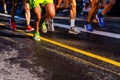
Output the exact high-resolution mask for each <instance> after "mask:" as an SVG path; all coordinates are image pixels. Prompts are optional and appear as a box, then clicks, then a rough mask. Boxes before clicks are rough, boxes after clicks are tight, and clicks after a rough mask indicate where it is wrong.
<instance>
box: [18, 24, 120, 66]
mask: <svg viewBox="0 0 120 80" xmlns="http://www.w3.org/2000/svg"><path fill="white" fill-rule="evenodd" d="M67 27H68V26H67ZM17 31H18V32H21V33H23V34H25V35H28V36H33V34H31V33H25V32H24V31H22V30H17ZM41 39H42V40H43V41H46V42H48V43H51V44H54V45H57V46H60V47H62V48H66V49H69V50H71V51H74V52H78V53H80V54H83V55H86V56H89V57H92V58H95V59H98V60H101V61H103V62H107V63H109V64H112V65H115V66H119V67H120V62H117V61H114V60H111V59H109V58H105V57H102V56H99V55H95V54H94V53H90V52H87V51H83V50H80V49H77V48H74V47H72V46H68V45H65V44H62V43H59V42H56V41H53V40H50V39H47V38H43V37H41Z"/></svg>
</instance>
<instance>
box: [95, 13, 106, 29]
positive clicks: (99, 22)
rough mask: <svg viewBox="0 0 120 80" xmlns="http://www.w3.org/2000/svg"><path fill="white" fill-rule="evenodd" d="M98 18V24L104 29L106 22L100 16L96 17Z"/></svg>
mask: <svg viewBox="0 0 120 80" xmlns="http://www.w3.org/2000/svg"><path fill="white" fill-rule="evenodd" d="M96 18H97V20H98V24H99V26H100V27H104V20H103V17H101V16H100V14H97V15H96Z"/></svg>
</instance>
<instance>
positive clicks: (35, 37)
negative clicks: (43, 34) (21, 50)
mask: <svg viewBox="0 0 120 80" xmlns="http://www.w3.org/2000/svg"><path fill="white" fill-rule="evenodd" d="M33 39H34V40H35V41H40V40H41V39H40V33H39V32H35V33H34V37H33Z"/></svg>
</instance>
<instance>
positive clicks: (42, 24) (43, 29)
mask: <svg viewBox="0 0 120 80" xmlns="http://www.w3.org/2000/svg"><path fill="white" fill-rule="evenodd" d="M41 26H42V32H43V33H47V26H46V23H45V22H44V21H42V22H41Z"/></svg>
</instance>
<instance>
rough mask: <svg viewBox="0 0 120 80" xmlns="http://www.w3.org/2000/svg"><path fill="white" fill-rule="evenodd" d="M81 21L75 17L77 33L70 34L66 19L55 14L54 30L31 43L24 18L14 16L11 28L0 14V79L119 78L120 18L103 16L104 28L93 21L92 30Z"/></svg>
mask: <svg viewBox="0 0 120 80" xmlns="http://www.w3.org/2000/svg"><path fill="white" fill-rule="evenodd" d="M22 19H24V18H22ZM85 20H86V16H82V17H77V19H76V26H77V27H78V28H79V29H81V33H80V34H78V35H73V34H69V33H68V29H69V18H68V17H61V16H56V18H55V19H54V22H55V24H54V25H55V31H54V32H48V33H46V34H43V33H42V32H41V36H42V41H41V42H35V41H34V40H33V39H32V36H33V33H26V32H24V30H25V21H24V20H21V18H18V17H17V18H16V24H17V31H12V30H11V29H10V28H9V15H4V14H1V15H0V29H1V30H0V51H1V52H0V61H1V62H0V80H120V27H119V26H120V23H119V22H120V18H119V17H105V22H106V27H105V28H104V29H101V28H100V27H99V26H98V25H97V24H93V25H94V26H95V27H94V31H93V32H87V31H85V30H84V28H83V25H84V23H85V22H86V21H85ZM31 24H32V25H33V22H31Z"/></svg>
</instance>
